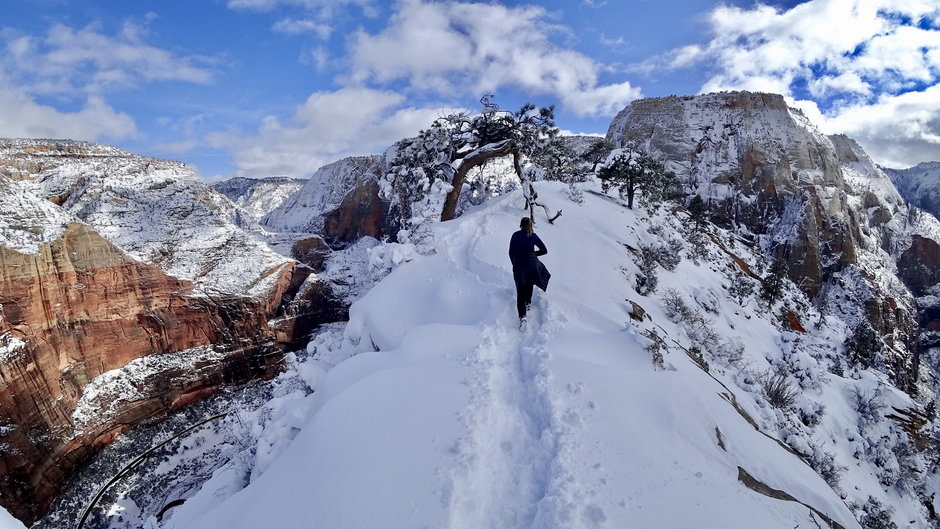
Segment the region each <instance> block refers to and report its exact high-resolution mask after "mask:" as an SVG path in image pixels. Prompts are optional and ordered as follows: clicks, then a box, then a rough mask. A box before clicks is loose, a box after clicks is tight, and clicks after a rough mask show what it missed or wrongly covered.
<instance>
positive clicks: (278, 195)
mask: <svg viewBox="0 0 940 529" xmlns="http://www.w3.org/2000/svg"><path fill="white" fill-rule="evenodd" d="M304 182H306V180H303V179H300V178H289V177H286V176H272V177H269V178H238V177H236V178H230V179H228V180H225V181H223V182H216V183H215V184H212V187H213V189H215V190H216V191H218V192H219V193H222V194H223V195H225V196H227V197H228V198H229V200H231V201H232V202H234V203H235V205H236V206H238V207H240V208H241V209H242V210H243V211H245V212H246V213H248V215H249V216H250V217H251V218H252V220H254V221H256V222H257V221H260V220H261V218H262V217H264V216H265V215H267V214H268V213H270V212H271V211H272V210H274V209H275V208H277V207H278V206H280V205H281V204H282V203H283V202H284V200H286V199H287V197H289V196H291V195H292V194H294V192H296V191H297V190H298V189H300V188H301V187H303V185H304Z"/></svg>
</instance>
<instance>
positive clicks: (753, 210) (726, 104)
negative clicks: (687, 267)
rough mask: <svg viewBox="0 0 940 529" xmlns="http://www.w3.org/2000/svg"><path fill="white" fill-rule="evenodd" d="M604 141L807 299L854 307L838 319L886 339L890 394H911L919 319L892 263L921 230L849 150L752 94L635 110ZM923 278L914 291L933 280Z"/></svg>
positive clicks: (879, 176) (842, 140) (770, 97)
mask: <svg viewBox="0 0 940 529" xmlns="http://www.w3.org/2000/svg"><path fill="white" fill-rule="evenodd" d="M607 139H608V140H609V141H610V142H611V143H612V144H613V145H614V146H615V147H623V146H626V145H627V144H636V145H638V146H639V147H640V148H643V149H645V150H647V151H650V152H651V153H652V154H653V155H655V156H657V157H659V158H660V159H663V160H664V161H665V163H666V166H667V168H668V169H670V170H672V171H673V172H675V173H676V175H677V176H678V177H679V179H680V181H681V182H682V183H683V187H684V188H685V189H686V190H688V191H689V192H690V193H693V194H697V195H699V196H701V197H702V198H704V199H705V201H706V203H707V204H708V206H709V212H710V216H711V220H712V221H714V222H716V223H717V224H719V225H722V226H724V227H727V228H731V229H733V230H734V231H735V232H737V233H738V234H740V235H742V236H744V237H746V238H750V239H752V240H754V241H755V242H756V243H758V244H759V245H760V246H761V248H762V249H763V251H764V253H765V255H767V256H768V257H770V258H773V259H779V260H782V261H784V262H785V263H786V264H787V273H788V275H789V278H790V279H791V280H792V281H793V282H794V283H796V284H797V285H799V287H800V288H801V289H802V290H803V291H804V292H805V293H806V294H807V295H809V296H810V297H817V296H820V295H822V294H823V293H824V291H825V290H826V289H827V285H829V286H831V285H833V284H838V285H839V286H838V287H837V288H838V289H840V291H843V294H844V296H845V299H848V300H851V303H846V304H843V305H842V306H839V307H835V310H839V311H847V312H848V319H849V320H852V321H858V319H859V318H864V319H867V320H868V322H869V323H870V324H871V327H872V328H873V329H876V330H877V331H879V332H880V333H881V335H882V336H883V339H884V344H885V345H886V351H885V352H884V356H885V363H886V364H888V365H890V366H892V367H891V369H892V376H894V377H895V381H896V382H897V383H898V385H899V387H902V388H908V389H910V388H912V387H913V382H914V380H915V379H916V372H917V351H916V349H917V346H916V343H917V338H916V337H917V334H918V332H919V330H918V329H917V320H918V318H917V307H916V305H915V303H914V298H913V296H912V295H911V293H910V291H908V290H907V289H906V288H905V286H904V285H903V284H902V283H901V281H900V280H899V279H898V278H897V277H895V276H893V273H892V271H891V270H893V269H894V262H892V261H893V260H894V259H898V258H899V257H900V258H901V263H900V266H901V268H903V269H906V270H908V271H909V273H908V276H910V275H912V274H913V271H914V269H915V268H918V267H920V265H919V264H918V265H914V264H910V265H909V264H906V263H907V262H908V261H910V259H908V258H905V257H902V256H901V253H902V252H904V251H905V250H906V249H907V246H910V244H909V242H908V241H910V240H911V233H912V232H916V231H917V229H919V228H916V227H915V228H912V226H913V223H912V222H911V220H910V215H909V208H908V206H907V205H906V204H905V202H904V200H903V199H902V198H901V196H900V194H899V193H898V191H897V189H895V187H894V185H893V184H892V183H891V181H890V180H889V179H888V177H887V175H885V174H884V172H882V171H881V170H880V169H879V168H877V167H876V166H875V164H874V163H873V162H872V161H871V159H870V158H869V157H868V155H867V154H865V152H864V151H863V150H862V149H861V147H859V146H858V144H857V143H856V142H855V141H853V140H851V139H850V138H848V137H846V136H842V135H835V136H826V135H824V134H822V133H820V132H819V131H818V130H817V129H816V128H815V127H814V126H813V124H812V123H810V122H809V120H808V119H807V118H806V117H805V116H804V115H803V114H802V113H801V112H800V111H799V110H796V109H793V108H789V107H788V106H787V104H786V101H785V100H784V98H783V97H782V96H779V95H775V94H762V93H750V92H727V93H720V94H706V95H702V96H695V97H667V98H656V99H644V100H639V101H635V102H633V103H632V104H631V105H630V106H628V107H627V108H625V109H624V110H623V111H621V112H620V113H619V114H618V115H617V117H616V118H615V119H614V121H613V122H612V123H611V126H610V129H609V130H608V133H607ZM932 230H933V231H932ZM922 231H923V230H922ZM926 232H930V233H934V232H936V233H940V231H936V230H934V228H930V229H927V230H926ZM914 244H915V245H919V246H918V248H921V249H923V248H922V247H923V244H922V243H918V242H916V241H915V243H914ZM918 259H919V258H918ZM914 261H917V262H920V261H918V260H917V259H915V260H914ZM874 263H879V264H874ZM918 269H920V268H918ZM921 275H922V276H923V281H922V283H923V284H922V285H921V287H920V288H925V287H927V286H928V284H929V285H933V284H936V283H937V279H940V278H937V277H934V276H933V275H929V274H927V275H924V274H921ZM928 276H929V277H928ZM860 285H864V286H860Z"/></svg>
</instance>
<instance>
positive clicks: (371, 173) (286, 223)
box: [262, 155, 385, 233]
mask: <svg viewBox="0 0 940 529" xmlns="http://www.w3.org/2000/svg"><path fill="white" fill-rule="evenodd" d="M384 170H385V158H384V157H383V156H380V155H374V156H354V157H350V158H344V159H342V160H339V161H337V162H333V163H331V164H329V165H325V166H323V167H321V168H320V169H318V170H317V172H316V173H314V174H313V176H311V177H310V179H309V180H307V181H306V183H304V185H303V187H301V188H300V189H299V190H297V191H296V192H295V193H294V194H293V195H291V196H290V197H288V198H287V199H286V200H284V202H282V203H281V205H280V206H279V207H277V208H275V209H274V210H273V211H271V212H270V213H269V214H267V215H266V216H265V217H264V219H263V220H262V224H264V226H266V227H268V228H270V229H272V230H276V231H282V232H305V233H322V230H323V215H324V214H326V213H328V212H329V211H331V210H333V209H334V208H336V207H337V206H338V205H339V204H340V202H341V201H342V200H343V197H345V196H346V194H347V193H349V192H350V191H352V190H353V189H355V188H356V187H357V186H359V185H360V184H361V183H362V182H364V181H367V180H375V179H376V178H378V177H379V176H381V174H382V172H383V171H384Z"/></svg>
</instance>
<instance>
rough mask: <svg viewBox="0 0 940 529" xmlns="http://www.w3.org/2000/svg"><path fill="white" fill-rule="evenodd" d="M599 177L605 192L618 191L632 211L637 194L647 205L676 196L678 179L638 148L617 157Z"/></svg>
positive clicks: (628, 147)
mask: <svg viewBox="0 0 940 529" xmlns="http://www.w3.org/2000/svg"><path fill="white" fill-rule="evenodd" d="M597 176H598V178H600V179H601V188H602V189H603V190H604V192H607V191H608V190H609V189H611V188H617V189H618V190H619V192H620V196H621V197H626V199H627V207H628V208H630V209H633V203H634V199H635V198H636V195H637V193H640V195H641V196H642V197H643V200H644V201H645V202H646V203H648V204H653V203H656V202H659V201H661V200H663V199H664V198H666V197H667V196H669V195H670V194H672V192H673V191H674V189H675V186H676V175H675V174H674V173H672V172H671V171H667V170H666V167H665V165H663V163H662V162H660V161H659V160H656V159H655V158H653V157H652V156H650V155H649V154H648V153H646V152H645V151H644V150H642V149H640V148H639V147H638V146H637V145H635V144H629V145H627V147H625V148H624V149H622V150H621V151H620V152H618V153H617V154H615V155H613V157H612V158H611V159H609V160H608V162H607V165H605V166H604V167H602V168H601V169H600V170H599V171H598V173H597Z"/></svg>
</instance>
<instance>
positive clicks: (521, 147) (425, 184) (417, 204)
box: [382, 95, 561, 225]
mask: <svg viewBox="0 0 940 529" xmlns="http://www.w3.org/2000/svg"><path fill="white" fill-rule="evenodd" d="M490 97H491V96H489V95H487V96H484V97H483V98H482V99H481V100H480V102H481V103H482V104H483V110H482V112H481V113H480V114H476V115H471V114H469V113H465V112H463V113H455V114H450V115H447V116H444V117H442V118H439V119H438V120H437V121H435V122H434V123H433V124H432V125H431V127H430V128H429V129H427V130H424V131H421V133H419V134H418V136H417V137H415V138H410V139H407V140H402V141H401V142H399V143H398V144H397V145H396V146H395V147H394V148H393V149H392V151H391V156H390V160H389V167H388V171H387V173H386V175H385V177H384V178H383V188H382V193H383V196H384V198H386V199H388V200H390V201H391V202H392V206H393V208H397V211H398V212H399V217H400V219H401V220H402V221H403V222H402V224H403V225H407V224H409V223H410V224H411V225H414V224H416V223H418V222H420V221H421V220H423V219H427V218H429V216H430V215H431V214H432V213H436V214H439V215H440V219H441V220H442V221H446V220H450V219H453V218H454V217H456V215H457V203H458V199H459V197H460V191H461V188H462V186H463V184H464V181H465V180H466V178H467V174H468V173H469V172H470V170H471V169H473V168H474V167H479V166H481V165H482V164H484V163H486V162H487V161H489V160H492V159H495V158H501V157H504V156H512V159H513V167H514V169H515V172H516V175H517V176H518V178H519V181H520V183H521V184H522V191H523V195H524V196H525V198H526V206H527V207H528V208H529V210H530V215H531V214H532V213H534V212H533V211H532V210H533V209H534V207H535V206H541V207H543V208H544V209H545V213H546V215H547V216H548V217H549V218H548V221H549V222H552V221H554V220H555V218H557V217H558V215H560V214H561V212H560V211H559V212H558V213H556V214H555V215H554V216H552V215H550V214H549V210H548V207H547V206H545V205H544V204H541V203H540V202H538V199H537V196H536V195H535V192H534V189H533V187H532V185H531V181H530V177H529V174H528V173H527V172H526V171H525V170H524V167H523V159H524V158H528V157H531V156H532V155H534V154H535V153H536V152H537V151H538V150H539V149H541V148H543V147H544V145H545V143H546V141H548V140H549V139H551V138H553V137H555V135H556V134H557V132H558V129H557V128H556V127H555V116H554V112H555V111H554V107H551V106H549V107H541V108H540V107H536V106H534V105H532V104H526V105H524V106H523V107H522V108H521V109H519V111H517V112H508V111H505V110H500V108H499V107H498V106H497V105H495V104H494V103H492V102H491V101H490ZM435 210H436V211H435Z"/></svg>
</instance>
